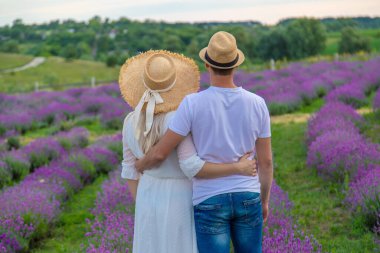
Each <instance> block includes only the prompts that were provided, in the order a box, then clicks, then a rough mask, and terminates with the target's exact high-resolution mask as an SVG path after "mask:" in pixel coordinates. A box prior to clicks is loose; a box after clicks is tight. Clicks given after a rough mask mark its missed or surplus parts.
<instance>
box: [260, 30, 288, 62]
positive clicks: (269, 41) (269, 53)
mask: <svg viewBox="0 0 380 253" xmlns="http://www.w3.org/2000/svg"><path fill="white" fill-rule="evenodd" d="M258 48H259V50H258V53H259V55H260V57H261V58H262V59H265V60H270V59H274V60H279V59H284V58H288V57H289V51H288V41H287V38H286V34H285V32H284V30H283V29H281V28H275V29H273V30H272V31H270V32H269V33H267V34H265V35H263V36H262V37H261V39H260V41H259V45H258Z"/></svg>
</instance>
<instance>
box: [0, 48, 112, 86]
mask: <svg viewBox="0 0 380 253" xmlns="http://www.w3.org/2000/svg"><path fill="white" fill-rule="evenodd" d="M31 59H33V58H32V57H30V56H24V55H15V54H4V53H2V54H1V55H0V66H1V67H0V69H4V68H12V67H17V66H20V65H23V64H25V63H27V62H29V61H30V60H31ZM2 66H6V67H2ZM118 74H119V67H114V68H109V67H107V66H106V65H105V64H104V63H100V62H92V61H84V60H72V61H66V60H64V59H63V58H59V57H49V58H47V59H46V61H45V62H44V63H42V64H41V65H39V66H37V67H35V68H30V69H27V70H24V71H20V72H14V73H1V72H0V92H9V93H14V92H27V91H33V89H34V86H35V82H38V83H39V85H40V86H49V87H50V88H51V89H54V90H60V89H64V88H66V87H72V86H75V85H76V84H77V85H78V86H79V85H90V82H91V77H95V79H96V82H97V83H99V82H110V81H114V80H117V79H118ZM67 84H69V85H67Z"/></svg>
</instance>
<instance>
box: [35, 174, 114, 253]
mask: <svg viewBox="0 0 380 253" xmlns="http://www.w3.org/2000/svg"><path fill="white" fill-rule="evenodd" d="M106 178H107V177H106V176H105V175H103V176H100V177H98V178H97V179H96V180H95V181H94V182H93V183H92V184H91V185H88V186H86V187H85V188H83V190H81V191H80V192H79V193H78V194H76V195H74V196H73V197H72V198H71V199H70V200H69V201H68V202H67V203H66V204H65V206H64V210H63V212H62V214H61V215H60V216H59V217H58V222H57V224H56V226H55V227H53V228H52V229H51V232H50V235H49V237H48V238H45V239H44V240H41V241H39V242H37V244H36V245H34V249H32V250H31V252H33V253H51V252H59V253H63V252H67V253H74V252H83V250H81V248H82V246H81V245H82V244H83V245H84V247H86V245H87V239H86V237H85V233H86V232H87V231H88V229H89V225H88V224H87V223H86V219H93V215H92V214H91V213H90V209H91V208H92V207H93V205H94V203H95V200H96V196H97V192H98V191H100V189H101V185H102V183H103V181H104V180H105V179H106Z"/></svg>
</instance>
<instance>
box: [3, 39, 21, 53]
mask: <svg viewBox="0 0 380 253" xmlns="http://www.w3.org/2000/svg"><path fill="white" fill-rule="evenodd" d="M1 51H3V52H7V53H18V52H19V48H18V43H17V41H15V40H10V41H7V42H5V43H4V44H3V45H2V47H1Z"/></svg>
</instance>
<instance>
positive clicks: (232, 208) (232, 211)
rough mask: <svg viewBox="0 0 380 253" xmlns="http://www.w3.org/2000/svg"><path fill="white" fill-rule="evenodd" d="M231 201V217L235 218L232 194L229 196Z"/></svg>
mask: <svg viewBox="0 0 380 253" xmlns="http://www.w3.org/2000/svg"><path fill="white" fill-rule="evenodd" d="M229 197H230V198H229V199H230V208H231V217H235V212H234V202H233V199H232V193H230V194H229Z"/></svg>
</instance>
